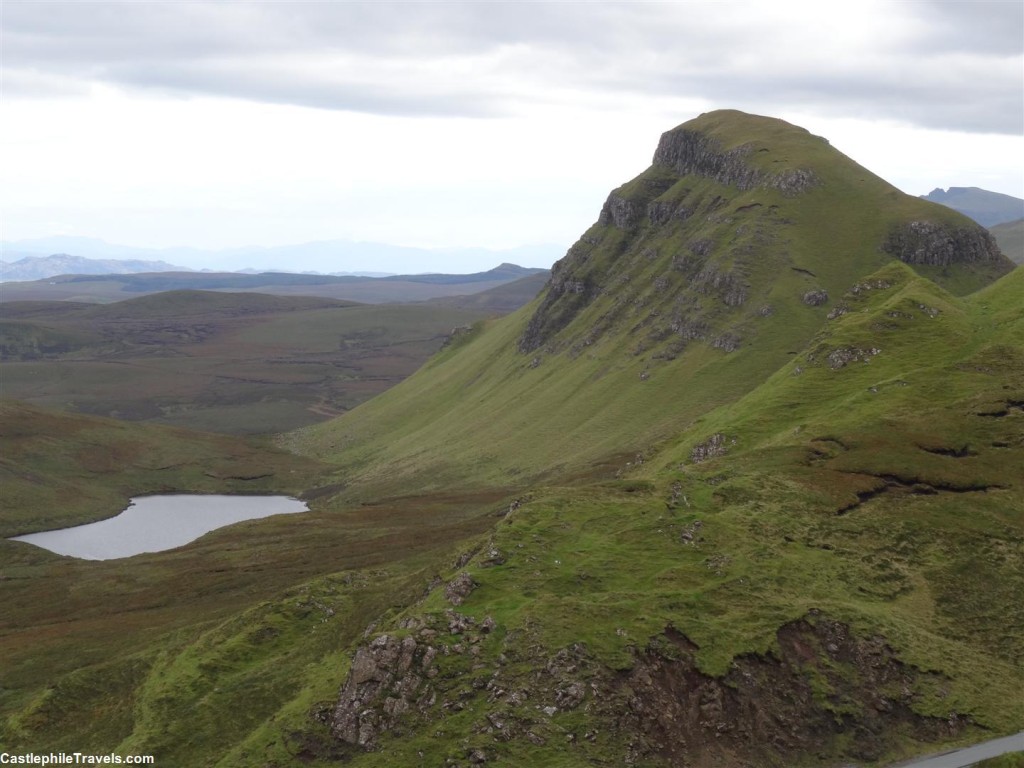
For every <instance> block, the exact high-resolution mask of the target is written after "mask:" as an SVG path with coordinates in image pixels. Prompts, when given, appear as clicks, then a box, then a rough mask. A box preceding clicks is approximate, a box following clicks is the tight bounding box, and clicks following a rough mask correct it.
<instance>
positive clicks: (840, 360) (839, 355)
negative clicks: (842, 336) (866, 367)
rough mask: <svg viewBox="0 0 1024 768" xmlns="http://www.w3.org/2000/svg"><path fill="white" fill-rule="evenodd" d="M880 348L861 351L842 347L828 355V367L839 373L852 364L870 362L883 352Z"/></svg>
mask: <svg viewBox="0 0 1024 768" xmlns="http://www.w3.org/2000/svg"><path fill="white" fill-rule="evenodd" d="M881 351H882V350H880V349H879V348H878V347H871V349H860V348H859V347H840V348H839V349H836V350H833V351H832V352H830V353H829V354H828V357H827V358H826V360H828V367H829V368H831V369H832V370H833V371H837V370H839V369H840V368H843V367H845V366H847V365H849V364H850V363H855V362H858V361H860V362H862V363H867V362H870V360H871V358H872V357H874V356H875V355H877V354H878V353H879V352H881Z"/></svg>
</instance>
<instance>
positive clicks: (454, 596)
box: [444, 571, 477, 605]
mask: <svg viewBox="0 0 1024 768" xmlns="http://www.w3.org/2000/svg"><path fill="white" fill-rule="evenodd" d="M476 586H477V585H476V582H475V581H473V577H472V576H470V575H469V574H468V573H466V572H465V571H463V572H462V573H460V574H459V575H458V576H456V577H455V578H454V579H452V580H451V581H449V582H448V583H447V584H445V587H444V596H445V598H447V600H448V602H449V603H451V604H452V605H462V601H463V600H465V599H466V598H467V597H469V593H470V592H472V591H473V590H474V589H476Z"/></svg>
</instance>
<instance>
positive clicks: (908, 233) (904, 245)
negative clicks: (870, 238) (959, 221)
mask: <svg viewBox="0 0 1024 768" xmlns="http://www.w3.org/2000/svg"><path fill="white" fill-rule="evenodd" d="M883 249H884V250H885V252H886V253H888V254H890V255H891V256H894V257H896V258H897V259H899V260H900V261H902V262H904V263H906V264H923V265H927V266H932V267H948V266H950V265H951V264H963V263H968V264H971V263H991V264H997V263H1000V262H1002V261H1003V260H1005V257H1004V256H1003V254H1002V252H1001V251H1000V250H999V246H998V245H997V244H996V241H995V238H994V237H992V235H991V234H989V233H988V231H986V230H984V229H982V228H981V227H957V226H950V225H948V224H943V223H939V222H934V221H911V222H908V223H906V224H902V225H900V226H898V227H896V228H894V229H893V230H892V231H891V232H890V233H889V237H888V239H887V240H886V241H885V244H884V245H883Z"/></svg>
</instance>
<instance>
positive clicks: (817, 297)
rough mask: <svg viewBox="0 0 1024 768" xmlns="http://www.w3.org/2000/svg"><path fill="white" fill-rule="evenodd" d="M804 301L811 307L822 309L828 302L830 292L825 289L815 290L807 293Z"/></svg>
mask: <svg viewBox="0 0 1024 768" xmlns="http://www.w3.org/2000/svg"><path fill="white" fill-rule="evenodd" d="M803 300H804V304H806V305H808V306H810V307H820V306H821V305H822V304H824V303H825V302H826V301H828V291H826V290H825V289H824V288H815V289H814V290H813V291H808V292H807V293H805V294H804V299H803Z"/></svg>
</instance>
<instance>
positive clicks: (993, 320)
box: [359, 265, 1024, 765]
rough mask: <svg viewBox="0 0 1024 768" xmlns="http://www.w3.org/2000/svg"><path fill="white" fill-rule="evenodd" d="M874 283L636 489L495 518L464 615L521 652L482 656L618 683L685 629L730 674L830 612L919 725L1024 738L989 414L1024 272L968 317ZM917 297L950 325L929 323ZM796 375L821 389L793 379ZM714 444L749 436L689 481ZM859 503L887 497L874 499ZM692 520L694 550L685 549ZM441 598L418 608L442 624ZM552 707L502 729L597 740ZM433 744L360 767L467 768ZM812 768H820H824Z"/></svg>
mask: <svg viewBox="0 0 1024 768" xmlns="http://www.w3.org/2000/svg"><path fill="white" fill-rule="evenodd" d="M875 278H876V279H882V280H885V281H886V282H888V283H890V287H889V288H887V289H883V290H875V291H870V292H869V295H868V297H867V298H864V297H863V295H860V296H851V297H850V301H851V303H853V304H855V311H854V312H851V313H849V314H847V315H846V316H844V317H843V318H840V319H838V320H836V321H835V322H834V323H832V324H831V325H830V326H827V327H826V329H825V330H823V331H822V333H821V334H820V335H819V336H818V337H816V339H815V340H814V341H812V343H811V344H810V345H809V347H808V350H807V351H806V352H805V353H803V354H802V355H800V356H799V357H798V359H797V360H794V361H793V362H791V363H789V364H787V365H786V366H784V367H783V368H782V369H781V370H780V371H779V372H778V373H777V374H776V375H775V376H773V377H772V378H771V379H770V380H769V381H767V382H766V383H765V384H764V385H762V386H761V387H758V388H757V389H755V390H754V391H753V392H751V393H750V394H749V395H748V396H747V397H745V398H743V399H740V400H739V401H737V402H736V403H735V404H731V405H729V406H726V407H723V408H721V409H719V410H717V411H715V412H713V413H711V414H709V415H708V416H707V417H705V418H704V419H702V420H701V421H700V423H698V424H696V425H694V427H692V428H691V429H690V430H688V431H686V432H684V433H683V434H682V435H680V436H679V439H678V442H674V444H673V443H670V444H667V445H665V446H664V447H663V449H662V450H661V451H660V452H658V453H657V454H656V455H655V456H653V457H651V459H649V460H648V461H647V462H646V463H644V464H643V465H641V466H638V467H635V468H633V469H632V471H630V472H628V473H627V475H626V478H624V479H623V480H622V481H619V483H617V484H616V483H604V484H596V485H592V486H590V487H589V488H586V489H582V488H578V487H577V488H571V489H570V488H566V489H557V488H551V489H546V490H538V491H537V492H536V494H535V496H534V498H533V500H532V501H531V502H530V503H529V504H528V505H526V506H524V507H523V508H522V509H520V510H518V511H517V512H515V513H514V514H512V515H510V516H509V518H507V519H506V520H505V521H504V522H503V523H502V524H500V525H499V526H498V528H497V529H496V531H495V533H494V535H493V537H491V539H490V540H489V542H490V544H489V546H488V549H490V548H492V547H493V548H497V549H498V550H500V551H501V552H503V553H506V554H507V556H508V562H507V563H506V564H504V565H501V566H498V567H486V566H485V565H484V564H483V563H482V562H481V560H482V559H483V558H478V559H477V560H476V561H474V562H472V563H471V564H470V566H469V568H468V572H469V573H470V574H471V575H472V577H473V579H474V580H475V581H476V582H477V583H478V584H479V585H480V586H479V588H478V589H477V591H475V592H474V593H473V594H472V595H471V596H470V597H469V599H468V600H467V601H466V603H465V604H464V605H463V606H462V607H461V608H460V609H459V610H464V611H466V612H467V613H468V614H470V615H472V616H474V617H476V618H478V619H482V618H483V617H485V616H488V615H489V616H492V617H493V618H494V619H495V620H496V621H497V624H498V627H499V628H500V630H499V631H500V632H501V633H502V637H504V638H505V640H504V641H503V642H491V643H490V644H489V646H488V649H487V652H488V654H490V655H487V656H485V657H484V658H483V660H482V662H481V663H482V664H484V666H485V667H486V668H487V669H491V668H496V669H501V664H500V663H499V662H497V661H496V657H497V655H498V654H506V655H509V656H511V655H514V654H515V653H516V652H518V653H519V654H521V655H522V656H523V657H525V658H530V657H531V651H529V650H528V649H529V648H531V647H534V646H535V647H536V648H543V649H545V651H542V652H540V654H541V655H540V659H541V660H543V659H544V658H545V656H544V654H547V653H551V652H552V649H559V648H566V647H568V646H570V645H572V644H573V643H577V642H582V643H585V644H586V647H587V649H588V651H589V653H590V655H591V657H592V658H593V659H595V660H596V661H597V663H598V665H599V667H606V668H611V669H620V668H623V667H629V666H630V665H631V664H632V663H633V662H632V659H633V654H634V653H635V649H636V648H638V647H639V648H643V647H645V646H646V645H647V644H648V642H649V641H650V639H651V638H653V637H656V636H658V634H659V633H660V632H661V631H662V630H663V629H664V628H665V627H666V626H673V627H675V628H676V629H677V630H679V631H680V632H682V633H683V634H685V635H686V636H687V637H688V638H690V639H691V640H692V641H693V642H694V643H695V644H696V645H697V646H698V647H699V651H698V652H697V656H696V658H697V662H698V664H699V666H700V668H701V669H702V670H704V671H705V672H707V673H709V674H713V675H719V674H724V673H725V672H726V671H727V670H728V669H729V668H730V665H731V663H732V661H733V659H734V658H735V657H736V656H737V655H739V654H743V653H752V652H761V653H763V652H766V651H770V650H771V649H772V648H773V647H774V644H775V633H776V630H777V629H778V628H779V627H780V626H781V625H783V624H784V623H786V622H788V621H794V620H797V619H800V618H801V617H804V616H806V615H808V613H809V612H811V611H812V610H819V611H822V612H824V614H826V615H828V616H831V617H833V618H836V619H838V620H841V621H843V622H845V623H848V624H850V625H851V626H852V627H854V629H855V631H856V632H857V633H859V634H860V635H862V636H865V637H870V636H872V635H875V634H880V635H882V636H883V637H885V638H886V639H887V641H888V642H889V643H890V644H891V645H892V646H893V647H894V648H895V649H896V650H897V653H898V654H899V657H900V658H901V659H902V660H903V661H904V662H905V663H907V664H909V665H912V666H911V668H915V669H917V670H922V671H927V673H928V674H927V675H923V676H922V677H920V679H919V680H918V681H917V682H915V684H914V693H913V701H914V705H913V706H914V709H915V711H916V712H917V713H918V714H920V715H924V716H930V717H937V718H945V717H947V716H949V714H950V713H951V712H957V713H960V714H963V715H967V716H968V717H969V718H970V719H971V720H972V721H973V722H974V723H975V724H976V725H978V726H981V728H982V729H984V730H977V731H976V730H973V729H969V730H968V732H967V734H964V736H966V737H967V738H968V739H970V738H975V739H977V738H982V737H983V734H984V733H985V732H993V733H1005V732H1010V731H1015V730H1017V729H1019V727H1020V724H1021V722H1024V701H1022V700H1021V698H1020V696H1019V692H1020V690H1022V688H1024V675H1022V674H1021V669H1022V661H1024V646H1022V644H1021V638H1022V637H1024V611H1021V606H1020V602H1019V600H1017V599H1016V597H1015V596H1016V595H1019V594H1020V593H1021V592H1022V591H1024V578H1022V574H1024V486H1022V484H1021V480H1020V478H1022V477H1024V441H1022V438H1021V436H1022V435H1024V426H1022V425H1024V411H1021V410H1020V408H1019V406H1018V407H1016V408H1009V409H1008V410H1006V412H1005V414H1004V415H1002V416H997V415H994V414H999V413H1001V412H1002V410H1003V409H1004V408H1005V406H1006V403H1007V402H1016V403H1020V402H1022V401H1024V350H1022V349H1021V345H1020V339H1021V338H1024V311H1022V310H1021V307H1020V302H1019V298H1020V296H1021V295H1022V294H1024V272H1019V271H1018V272H1015V273H1014V274H1012V275H1010V276H1008V277H1006V278H1004V279H1003V280H1002V281H1000V282H999V283H998V284H997V285H995V286H993V287H992V288H990V289H988V290H985V291H982V292H981V293H979V294H977V295H975V296H972V297H971V298H970V299H969V300H967V301H962V300H957V299H955V298H954V297H952V296H950V295H949V294H947V293H945V292H943V291H942V290H941V289H938V288H937V287H936V286H934V285H933V284H931V283H929V282H926V281H924V280H921V279H920V278H915V277H914V276H913V274H912V273H911V272H910V270H908V269H907V268H905V267H903V266H902V265H893V266H892V267H888V268H886V269H884V270H883V271H882V272H880V273H878V274H877V275H876V276H875ZM922 304H923V305H924V306H926V307H929V308H940V309H941V310H942V313H941V314H940V315H938V316H937V317H931V316H930V315H929V314H928V313H926V312H925V311H924V310H922V309H921V308H920V305H922ZM893 312H900V313H905V314H903V315H900V316H898V317H892V315H891V314H890V313H893ZM869 343H870V344H874V345H877V347H879V348H881V350H882V351H881V352H879V353H878V354H877V355H875V356H873V357H871V359H870V360H871V361H870V363H864V362H857V363H854V364H851V365H849V366H846V367H843V368H841V369H838V370H833V369H832V368H830V367H829V366H828V365H827V364H825V365H823V364H822V359H821V354H820V352H818V350H819V349H822V348H823V349H828V350H832V349H836V348H846V347H850V346H860V345H865V344H869ZM808 355H816V357H817V362H810V361H809V360H808ZM797 366H800V367H801V368H802V369H803V372H802V373H801V374H799V375H794V371H795V370H796V368H797ZM716 431H720V432H723V433H724V434H726V435H728V436H730V439H732V438H734V439H735V440H736V443H735V444H734V445H732V444H730V445H731V447H730V449H729V454H727V455H726V456H725V457H722V458H718V459H714V460H712V461H708V462H706V463H700V464H694V463H693V462H692V461H691V459H690V451H691V448H692V447H693V445H695V444H696V443H698V442H701V441H703V440H704V439H705V438H706V437H707V436H708V435H709V434H711V433H714V432H716ZM964 449H966V450H964ZM942 451H946V452H948V453H947V455H943V453H941V452H942ZM960 451H963V452H964V455H963V456H960V457H957V456H956V455H950V454H953V453H956V452H960ZM880 477H881V478H885V477H890V478H892V481H891V482H890V483H889V485H888V486H887V485H886V482H885V480H884V479H883V480H879V478H880ZM673 484H675V487H674V488H673ZM915 484H916V486H917V488H916V489H913V488H912V487H911V486H914V485H915ZM986 486H987V487H988V490H981V488H982V487H986ZM882 488H887V490H885V491H882V492H879V491H880V489H882ZM972 488H976V489H977V490H970V489H972ZM858 492H860V493H866V494H867V493H871V492H877V495H875V496H874V497H872V498H870V499H866V500H865V501H863V503H860V504H857V501H858V498H857V495H856V494H857V493H858ZM673 498H674V499H675V500H674V501H673ZM845 507H850V508H849V509H848V510H847V511H845V512H844V513H842V514H840V513H839V512H838V511H839V510H841V509H843V508H845ZM968 510H969V512H968ZM697 520H700V521H701V523H702V526H701V527H700V528H699V529H698V531H699V533H698V535H697V536H696V539H695V541H694V543H689V542H688V541H686V540H684V539H682V538H681V534H682V533H683V532H685V531H688V530H689V531H691V532H692V531H693V530H694V528H693V525H694V522H695V521H697ZM439 597H440V596H437V599H435V600H433V601H431V600H429V599H428V600H427V601H426V602H425V603H424V604H422V605H420V606H418V607H417V608H416V609H414V611H413V613H414V615H421V616H426V617H427V618H428V619H429V618H430V617H431V616H435V617H436V616H438V614H439V613H440V612H441V610H442V608H443V606H444V603H443V600H441V599H439ZM392 631H394V630H392ZM511 638H516V639H515V640H514V641H512V640H511ZM537 653H538V652H537V651H536V650H535V651H532V654H533V656H534V658H536V655H537ZM537 663H542V661H541V662H536V661H535V662H534V664H533V665H535V664H537ZM533 665H526V666H525V667H524V668H522V669H519V670H518V671H517V670H515V669H513V670H508V669H507V668H506V669H503V670H502V672H503V677H502V685H503V686H505V687H508V688H509V689H514V688H515V687H516V686H517V685H521V686H524V687H526V688H527V689H530V687H531V686H533V688H534V689H536V687H537V685H538V683H536V682H535V681H533V682H531V679H530V674H531V667H532V666H533ZM442 670H444V665H442ZM442 674H443V671H442ZM456 677H457V678H458V677H459V676H458V675H457V674H456ZM517 677H518V679H517ZM462 680H463V681H465V680H466V676H465V673H462ZM463 685H466V683H465V682H463ZM455 690H456V691H458V690H460V689H459V688H458V686H456V687H455ZM464 695H465V697H466V700H465V704H466V710H465V711H464V714H463V715H462V717H464V725H462V726H458V727H455V726H453V732H454V733H459V734H465V735H468V734H471V733H472V732H473V731H474V729H475V728H476V727H477V724H479V723H481V722H483V721H484V718H485V716H486V714H487V713H488V712H490V711H493V709H494V706H495V705H493V704H492V703H489V702H488V700H487V697H486V696H484V695H474V694H472V692H471V686H467V687H466V689H465V694H464ZM534 703H535V702H533V701H531V702H530V705H529V706H523V707H521V708H520V709H519V710H517V711H515V713H514V714H509V713H507V712H506V713H505V716H506V718H511V717H513V716H519V717H521V718H524V719H525V720H526V721H532V722H534V723H535V724H536V727H538V728H541V729H543V730H542V731H538V732H543V733H545V734H546V735H548V734H556V733H557V732H558V731H559V730H560V729H561V730H563V732H570V733H572V732H577V733H579V734H580V735H582V730H583V729H594V728H595V727H598V729H599V730H603V728H602V727H601V726H600V723H599V722H598V721H596V720H595V719H594V718H593V716H592V717H591V718H589V719H584V720H583V721H580V720H579V717H578V716H577V715H576V714H575V713H571V712H566V713H564V714H562V715H556V716H555V717H554V718H552V719H551V721H550V722H548V723H544V722H540V723H538V717H537V714H536V712H535V711H532V710H533V704H534ZM595 703H596V702H595ZM623 706H625V704H623ZM820 706H822V707H824V708H826V709H832V710H834V711H835V712H836V713H837V716H838V714H839V713H846V714H847V715H850V714H852V715H853V716H854V717H857V716H859V715H858V713H859V710H858V708H857V705H856V704H855V703H854V702H847V703H846V704H843V703H842V698H841V695H840V696H839V697H836V698H828V697H825V696H824V695H823V698H822V700H821V702H820ZM844 707H845V709H844ZM539 720H540V721H543V720H544V719H543V718H539ZM606 726H607V724H606ZM577 729H580V730H579V731H577ZM428 731H429V729H426V730H423V731H414V735H412V736H411V737H410V738H406V739H400V740H397V741H395V742H388V743H387V744H386V745H385V747H384V749H383V750H382V751H381V752H380V753H378V754H374V755H369V756H366V757H365V758H363V759H362V761H361V762H360V763H359V764H366V765H385V764H388V761H393V764H414V757H413V755H414V754H415V753H416V752H417V751H420V750H425V751H426V753H427V754H428V755H430V756H431V757H432V758H434V759H436V760H438V761H440V760H443V759H444V758H446V757H450V756H454V755H457V753H458V750H457V749H454V751H453V746H452V743H451V741H449V742H445V743H442V744H440V745H438V744H436V743H432V740H431V738H430V737H429V733H428ZM890 736H891V740H890V742H889V744H888V747H887V750H891V751H893V752H895V753H896V754H899V753H900V751H901V750H907V751H908V752H913V751H914V749H915V747H914V746H913V742H912V741H907V742H901V741H900V738H901V737H900V736H899V735H898V729H896V728H894V730H893V734H891V735H890ZM553 739H554V736H552V740H553ZM470 743H471V744H473V745H479V746H480V747H481V748H483V749H486V750H488V751H489V752H490V753H491V754H492V755H497V756H498V757H499V758H502V757H504V758H505V759H510V760H512V761H513V762H516V761H527V760H540V761H542V762H545V764H565V765H584V764H588V763H591V762H594V761H600V760H607V761H608V762H609V764H614V762H615V759H616V758H615V754H616V753H615V752H614V749H616V748H619V749H621V748H622V746H621V744H618V745H617V744H616V743H615V740H614V739H608V740H607V741H604V740H601V739H599V740H598V741H596V742H595V743H594V744H593V745H592V746H590V745H588V744H586V743H585V742H583V741H582V739H581V740H580V741H578V742H577V743H578V744H580V746H579V747H578V748H567V747H566V746H565V745H564V741H562V740H559V742H558V743H552V744H551V745H550V746H549V748H547V749H545V750H538V749H537V748H536V746H534V745H532V744H531V743H530V742H526V741H515V742H512V743H509V744H502V743H500V742H499V743H495V742H494V741H493V740H492V739H491V738H489V737H472V736H471V737H470ZM389 749H392V750H394V751H393V752H389V751H388V750H389ZM917 749H920V747H917ZM619 754H620V755H621V753H619ZM839 758H840V755H839V754H836V755H835V756H834V757H833V759H835V760H838V759H839ZM620 759H621V758H620ZM766 759H767V758H766ZM791 759H792V760H795V761H797V762H799V758H797V757H792V758H791ZM805 759H809V760H810V763H809V764H814V765H820V764H821V763H820V762H819V761H820V760H821V759H822V757H821V756H818V757H810V758H805ZM428 762H430V761H429V760H428ZM766 764H767V763H766ZM773 764H774V763H773ZM789 764H792V763H789Z"/></svg>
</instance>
